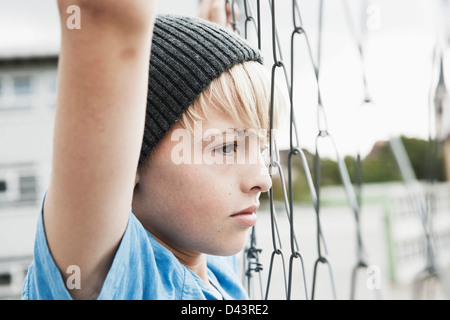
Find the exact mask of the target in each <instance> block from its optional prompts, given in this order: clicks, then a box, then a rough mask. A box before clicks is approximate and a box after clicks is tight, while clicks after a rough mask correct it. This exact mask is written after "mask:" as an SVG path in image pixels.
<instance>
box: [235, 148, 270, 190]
mask: <svg viewBox="0 0 450 320" xmlns="http://www.w3.org/2000/svg"><path fill="white" fill-rule="evenodd" d="M241 174H242V176H241V177H242V179H241V189H242V192H245V193H248V192H266V191H268V190H269V189H270V188H271V187H272V178H271V177H270V175H269V170H268V168H267V166H266V164H265V163H264V159H263V158H262V156H259V157H258V162H257V163H253V164H252V163H251V164H247V165H245V166H243V167H242V173H241Z"/></svg>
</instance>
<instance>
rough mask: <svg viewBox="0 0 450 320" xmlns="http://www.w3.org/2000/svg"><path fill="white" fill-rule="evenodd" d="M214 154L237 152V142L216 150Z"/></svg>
mask: <svg viewBox="0 0 450 320" xmlns="http://www.w3.org/2000/svg"><path fill="white" fill-rule="evenodd" d="M215 151H216V152H219V153H223V154H228V155H229V154H232V153H234V152H236V151H237V142H233V143H228V144H224V145H222V146H220V147H218V148H216V149H215Z"/></svg>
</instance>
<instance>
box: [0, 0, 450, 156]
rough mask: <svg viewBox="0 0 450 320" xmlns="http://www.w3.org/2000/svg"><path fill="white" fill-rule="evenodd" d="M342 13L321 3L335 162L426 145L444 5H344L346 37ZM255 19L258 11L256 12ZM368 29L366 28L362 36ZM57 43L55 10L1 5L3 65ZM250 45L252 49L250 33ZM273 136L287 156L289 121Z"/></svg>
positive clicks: (166, 6) (284, 17)
mask: <svg viewBox="0 0 450 320" xmlns="http://www.w3.org/2000/svg"><path fill="white" fill-rule="evenodd" d="M197 3H198V2H197V1H196V0H184V1H180V0H165V1H160V2H159V11H160V12H164V13H177V14H189V15H195V14H196V13H197ZM250 3H252V1H250ZM253 3H254V2H253ZM261 3H262V12H263V16H262V35H263V36H262V50H263V54H264V56H265V65H266V66H267V68H268V69H269V70H270V68H271V66H272V64H273V57H272V39H271V32H270V28H271V20H270V16H269V14H268V13H269V7H268V4H267V2H265V1H261ZM275 3H276V23H277V29H278V34H279V37H280V41H281V43H282V48H283V49H282V50H283V51H282V52H283V62H284V63H285V65H286V66H287V68H288V70H289V69H290V36H291V32H292V26H293V24H292V11H291V10H292V8H291V1H288V0H282V1H276V2H275ZM318 3H319V1H317V0H303V1H298V4H299V8H300V12H301V18H302V22H303V25H304V27H305V31H306V33H307V34H308V39H309V41H310V45H311V50H312V54H313V57H314V59H316V58H317V50H316V48H317V39H318V28H317V26H318V20H317V17H318ZM343 3H344V2H343V1H339V0H332V1H330V0H328V1H327V0H325V1H324V11H323V12H324V13H323V29H322V50H321V64H320V89H321V96H322V100H323V107H324V110H325V114H326V119H327V124H328V126H327V129H328V132H329V133H330V134H331V136H332V137H333V139H334V142H335V144H336V146H337V149H338V150H339V152H340V154H341V155H346V154H350V155H351V154H354V153H355V152H356V151H357V150H360V152H361V153H362V155H365V154H367V153H368V152H369V151H370V150H371V148H372V145H373V143H374V142H375V141H377V140H386V139H389V138H390V137H392V136H397V135H400V134H403V135H407V136H413V137H420V138H424V139H427V138H428V132H429V121H430V120H429V119H430V118H429V109H428V97H429V90H430V84H431V83H433V81H434V80H435V79H436V78H433V77H432V75H433V72H435V69H433V50H434V46H435V44H436V42H437V39H441V38H443V37H444V36H445V35H446V36H447V37H448V34H450V30H449V29H450V22H449V21H448V20H450V19H447V20H445V21H444V19H443V17H445V16H447V17H448V16H450V9H449V7H450V4H449V1H448V0H433V1H432V0H348V4H349V6H350V8H351V19H352V26H353V27H352V28H349V23H348V19H347V18H346V15H345V14H344V10H343ZM444 3H447V6H446V7H445V6H442V4H444ZM440 6H441V7H440ZM253 9H254V11H256V7H255V5H253ZM241 14H243V12H242V10H241ZM367 23H369V25H370V26H369V28H367V27H365V28H362V26H364V25H366V26H367ZM363 30H364V31H365V32H364V33H363V32H362V31H363ZM438 33H439V34H440V35H441V36H442V37H439V36H438ZM354 34H356V35H358V36H361V39H363V44H364V46H363V48H364V52H365V55H364V58H365V60H364V70H365V74H366V78H367V83H368V90H369V92H370V94H371V97H372V99H373V103H371V104H369V105H363V104H362V100H363V86H362V70H363V69H362V64H361V60H360V56H359V55H358V51H357V47H356V42H355V38H354V36H353V35H354ZM59 36H60V32H59V17H58V13H57V9H56V1H55V0H15V1H10V0H0V57H1V56H15V55H20V56H27V55H32V54H47V53H50V54H52V53H53V54H54V53H57V52H58V50H59ZM249 37H250V39H249V40H250V41H253V42H254V43H256V42H255V37H254V36H253V35H252V34H251V31H250V32H249ZM296 39H297V40H295V42H294V43H295V60H294V61H295V76H294V104H295V107H294V108H295V115H296V120H297V127H298V132H299V137H300V138H299V140H300V141H299V143H300V145H301V146H302V147H305V148H307V149H310V150H314V148H315V141H316V136H317V134H318V127H317V122H318V121H317V85H316V82H315V78H314V72H313V68H312V66H311V63H310V60H309V56H308V51H307V48H308V47H307V45H306V42H305V40H304V38H300V37H298V38H296ZM440 43H444V44H445V46H443V47H444V50H443V51H444V57H445V59H446V60H445V61H447V62H446V64H445V74H446V78H447V79H450V70H449V69H450V62H448V61H449V59H450V57H449V50H448V47H449V43H448V42H445V41H441V42H440ZM434 74H435V73H434ZM448 81H450V80H447V82H448ZM276 82H277V84H278V85H279V86H280V87H281V90H282V91H283V90H284V92H287V90H286V84H285V81H284V74H283V73H282V71H281V69H280V68H277V70H276ZM280 128H281V129H282V130H280V133H279V137H280V138H279V141H280V142H279V144H280V147H281V149H284V148H287V147H288V145H289V136H288V128H289V122H288V120H287V119H286V120H285V121H284V122H283V123H281V124H280ZM325 144H326V143H325ZM323 150H324V151H323V152H324V154H327V155H330V156H333V154H334V149H333V148H327V147H325V148H324V149H323Z"/></svg>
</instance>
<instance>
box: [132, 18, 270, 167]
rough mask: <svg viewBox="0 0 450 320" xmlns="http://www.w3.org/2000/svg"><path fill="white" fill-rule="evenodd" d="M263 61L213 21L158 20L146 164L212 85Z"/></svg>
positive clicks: (146, 131)
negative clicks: (233, 69) (241, 65)
mask: <svg viewBox="0 0 450 320" xmlns="http://www.w3.org/2000/svg"><path fill="white" fill-rule="evenodd" d="M250 60H253V61H258V62H260V63H262V57H261V55H260V53H259V51H258V50H255V49H254V48H252V47H251V46H250V45H249V44H248V43H247V42H246V41H245V40H243V39H242V38H240V37H239V36H237V35H235V34H234V33H232V32H230V31H228V30H226V29H224V28H222V27H219V26H218V25H216V24H214V23H211V22H209V21H206V20H203V19H200V18H193V17H182V16H175V15H159V16H157V18H156V21H155V26H154V30H153V40H152V50H151V58H150V70H149V87H148V95H147V112H146V120H145V129H144V138H143V142H142V149H141V154H140V158H139V163H142V162H143V161H144V160H145V159H146V158H147V156H148V155H149V153H150V152H151V151H152V149H153V148H154V147H155V146H156V145H157V144H158V143H159V142H160V141H161V139H162V138H163V137H164V135H165V134H166V133H167V132H168V131H169V130H170V128H171V127H172V125H173V124H174V123H175V122H176V121H177V120H178V119H179V118H180V117H181V115H182V114H183V113H184V112H185V111H186V109H187V108H188V107H189V106H190V105H191V104H192V102H194V101H195V99H196V98H197V96H198V95H199V94H200V93H201V92H202V91H203V89H205V88H206V87H207V86H208V85H209V84H210V83H211V81H212V80H214V79H215V78H216V77H218V76H219V75H220V74H221V73H222V72H224V71H226V70H227V69H229V68H231V67H232V66H234V65H235V64H237V63H240V62H243V61H250Z"/></svg>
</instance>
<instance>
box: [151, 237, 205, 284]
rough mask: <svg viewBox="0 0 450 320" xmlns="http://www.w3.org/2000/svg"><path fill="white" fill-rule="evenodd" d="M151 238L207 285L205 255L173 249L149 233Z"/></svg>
mask: <svg viewBox="0 0 450 320" xmlns="http://www.w3.org/2000/svg"><path fill="white" fill-rule="evenodd" d="M151 234H152V236H153V237H154V238H155V239H156V241H158V242H159V243H160V244H161V245H162V246H163V247H165V248H166V249H167V250H169V251H170V252H172V254H173V255H174V256H175V258H177V260H178V261H179V262H180V263H181V264H182V265H184V266H185V267H186V268H188V269H189V270H191V271H192V272H194V273H195V274H196V275H198V276H199V277H200V279H202V280H203V281H204V282H205V283H207V284H209V279H208V271H207V270H208V269H207V265H206V255H205V254H204V253H200V252H193V251H187V250H184V249H179V248H175V247H173V246H171V245H169V244H168V243H166V242H164V241H163V240H162V239H160V238H159V237H157V236H156V235H155V234H153V233H151Z"/></svg>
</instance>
